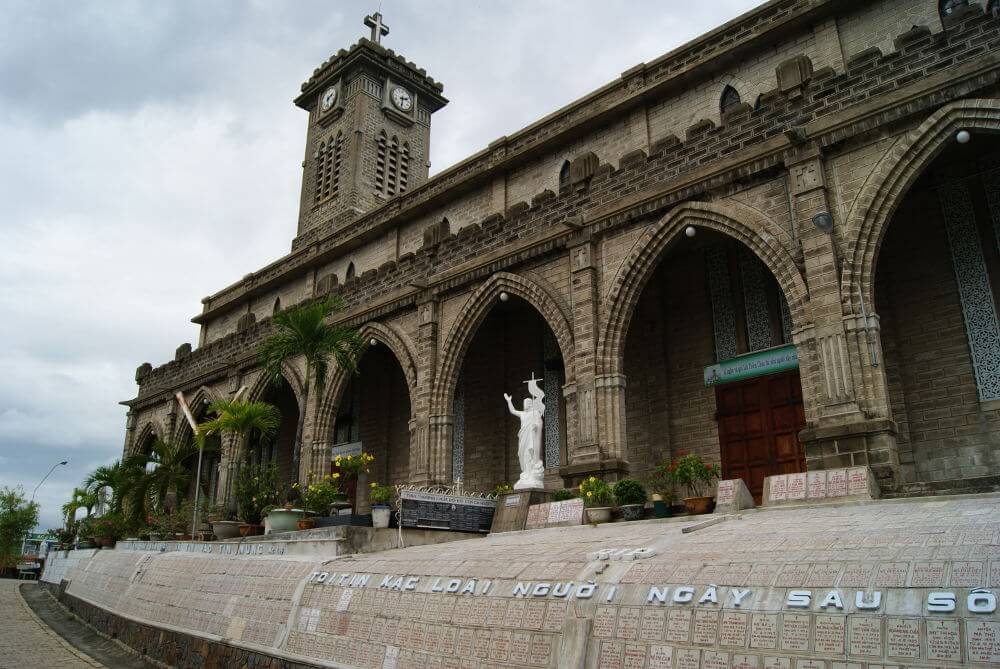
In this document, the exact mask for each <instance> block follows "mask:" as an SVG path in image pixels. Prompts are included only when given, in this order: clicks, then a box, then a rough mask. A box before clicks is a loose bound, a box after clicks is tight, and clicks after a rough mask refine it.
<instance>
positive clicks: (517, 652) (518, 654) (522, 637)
mask: <svg viewBox="0 0 1000 669" xmlns="http://www.w3.org/2000/svg"><path fill="white" fill-rule="evenodd" d="M530 657H531V634H530V633H529V632H514V634H513V635H512V636H511V639H510V661H511V662H513V663H514V664H515V665H517V666H522V667H523V666H525V665H526V664H528V662H529V660H530Z"/></svg>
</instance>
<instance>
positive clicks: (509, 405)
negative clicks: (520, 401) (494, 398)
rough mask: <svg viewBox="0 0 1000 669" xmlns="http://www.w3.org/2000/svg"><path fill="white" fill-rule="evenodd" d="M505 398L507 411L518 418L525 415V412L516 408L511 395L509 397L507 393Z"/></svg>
mask: <svg viewBox="0 0 1000 669" xmlns="http://www.w3.org/2000/svg"><path fill="white" fill-rule="evenodd" d="M503 398H504V399H505V400H507V409H508V410H510V412H511V414H513V415H515V416H517V417H521V416H523V415H524V412H523V411H518V410H517V409H515V408H514V403H513V402H511V401H510V400H511V397H510V395H508V394H507V393H504V394H503Z"/></svg>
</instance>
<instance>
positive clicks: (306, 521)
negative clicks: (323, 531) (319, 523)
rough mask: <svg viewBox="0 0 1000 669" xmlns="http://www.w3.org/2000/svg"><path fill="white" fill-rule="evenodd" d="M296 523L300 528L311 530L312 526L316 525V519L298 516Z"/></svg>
mask: <svg viewBox="0 0 1000 669" xmlns="http://www.w3.org/2000/svg"><path fill="white" fill-rule="evenodd" d="M296 524H297V525H298V526H299V529H300V530H311V529H312V528H314V527H316V519H315V518H299V520H298V521H297V523H296Z"/></svg>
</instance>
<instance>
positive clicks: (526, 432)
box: [503, 374, 545, 490]
mask: <svg viewBox="0 0 1000 669" xmlns="http://www.w3.org/2000/svg"><path fill="white" fill-rule="evenodd" d="M539 380H540V379H536V378H535V375H534V374H532V375H531V380H529V381H525V383H527V384H528V393H530V394H531V397H529V398H528V399H526V400H524V411H518V410H517V409H515V408H514V404H513V403H512V402H511V401H510V400H511V397H510V395H508V394H507V393H504V396H503V398H504V399H505V400H507V408H508V409H510V412H511V414H513V415H514V416H517V417H518V418H520V419H521V429H519V430H518V431H517V459H518V461H519V462H520V464H521V477H520V478H519V479H518V480H517V483H515V484H514V490H525V489H529V488H544V487H545V482H544V480H543V477H544V475H545V465H544V464H542V421H543V418H544V416H545V403H544V402H542V400H543V399H545V393H544V392H542V389H541V388H539V387H538V381H539Z"/></svg>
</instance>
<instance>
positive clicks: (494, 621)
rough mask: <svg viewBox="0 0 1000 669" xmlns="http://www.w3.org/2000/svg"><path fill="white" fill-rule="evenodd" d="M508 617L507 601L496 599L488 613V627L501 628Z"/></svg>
mask: <svg viewBox="0 0 1000 669" xmlns="http://www.w3.org/2000/svg"><path fill="white" fill-rule="evenodd" d="M506 617H507V600H506V599H503V598H499V597H498V598H496V599H493V600H491V601H490V608H489V610H488V611H487V612H486V626H487V627H500V625H502V624H503V619H504V618H506Z"/></svg>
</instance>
